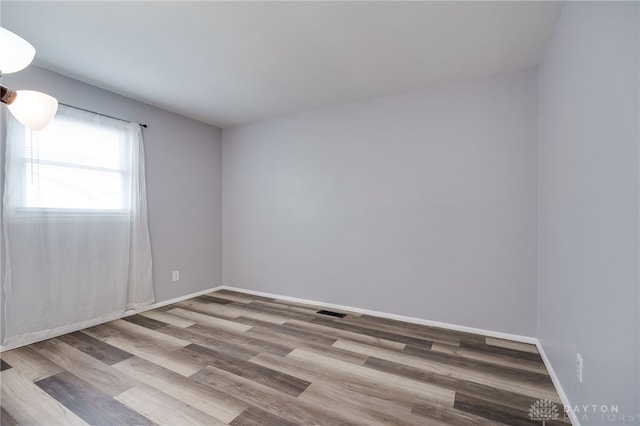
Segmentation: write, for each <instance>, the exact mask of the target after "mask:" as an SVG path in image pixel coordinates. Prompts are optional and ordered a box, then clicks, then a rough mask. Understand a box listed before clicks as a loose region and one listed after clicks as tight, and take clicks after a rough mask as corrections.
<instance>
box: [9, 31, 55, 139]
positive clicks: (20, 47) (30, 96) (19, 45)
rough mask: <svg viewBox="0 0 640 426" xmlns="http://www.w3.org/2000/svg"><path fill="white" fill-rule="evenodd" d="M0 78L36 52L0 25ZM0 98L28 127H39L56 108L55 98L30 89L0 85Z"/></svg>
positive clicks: (22, 64) (22, 63)
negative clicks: (16, 88) (0, 50)
mask: <svg viewBox="0 0 640 426" xmlns="http://www.w3.org/2000/svg"><path fill="white" fill-rule="evenodd" d="M0 46H1V48H2V52H0V79H2V73H3V72H4V73H6V74H10V73H13V72H17V71H20V70H22V69H24V68H26V67H27V66H28V65H29V64H30V63H31V61H33V57H34V56H35V54H36V50H35V49H34V48H33V46H32V45H31V44H30V43H29V42H27V41H26V40H24V39H23V38H22V37H20V36H18V35H16V34H14V33H12V32H11V31H9V30H7V29H5V28H2V27H0ZM0 101H1V102H2V103H3V104H6V105H7V107H8V109H9V111H10V112H11V114H13V116H14V117H15V118H16V119H17V120H18V121H19V122H20V123H22V124H24V125H25V126H27V127H29V128H30V129H31V130H36V131H37V130H42V129H43V128H44V127H46V125H47V124H49V122H50V121H51V120H52V119H53V117H54V116H55V115H56V112H57V111H58V101H57V100H56V98H54V97H52V96H49V95H47V94H45V93H40V92H36V91H33V90H12V89H9V88H8V87H5V86H2V85H0Z"/></svg>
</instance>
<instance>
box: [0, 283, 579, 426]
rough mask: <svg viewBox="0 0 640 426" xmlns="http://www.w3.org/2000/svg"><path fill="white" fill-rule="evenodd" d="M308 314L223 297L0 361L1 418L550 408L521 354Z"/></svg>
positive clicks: (263, 419) (542, 375)
mask: <svg viewBox="0 0 640 426" xmlns="http://www.w3.org/2000/svg"><path fill="white" fill-rule="evenodd" d="M318 309H321V308H320V307H314V306H309V305H302V304H297V303H291V302H285V301H281V300H275V299H267V298H263V297H258V296H251V295H246V294H243V293H237V292H231V291H226V290H224V291H218V292H215V293H211V294H209V295H206V296H201V297H196V298H194V299H191V300H188V301H184V302H179V303H175V304H173V305H169V306H165V307H162V308H158V309H155V310H152V311H148V312H144V313H141V314H139V315H133V316H130V317H127V318H124V319H121V320H117V321H113V322H110V323H107V324H103V325H99V326H96V327H92V328H89V329H86V330H83V331H79V332H75V333H71V334H67V335H64V336H61V337H58V338H55V339H50V340H47V341H44V342H40V343H36V344H33V345H30V346H26V347H22V348H19V349H15V350H12V351H8V352H4V353H2V361H1V363H0V369H1V372H0V380H1V388H0V392H1V393H0V407H1V411H0V419H1V423H2V425H14V424H22V425H36V424H40V425H69V424H73V425H75V424H83V425H84V424H91V425H150V424H159V425H194V424H198V425H224V424H230V425H260V426H269V425H283V426H284V425H376V424H388V425H439V424H446V425H469V424H477V425H495V424H507V425H529V424H531V425H540V424H542V422H541V421H532V420H530V418H529V415H528V413H529V408H530V407H531V404H533V403H534V402H535V401H536V400H538V399H548V400H551V401H554V402H555V403H557V404H558V408H559V409H560V411H561V406H562V404H561V403H560V399H559V397H558V395H557V393H556V391H555V389H554V387H553V385H552V383H551V380H550V378H549V375H548V373H547V371H546V369H545V367H544V365H543V363H542V360H541V358H540V355H539V354H538V353H537V351H536V348H535V346H533V345H527V344H522V343H516V342H511V341H506V340H499V339H494V338H489V337H484V336H480V335H476V334H468V333H461V332H455V331H450V330H445V329H439V328H434V327H427V326H422V325H415V324H409V323H404V322H399V321H393V320H388V319H383V318H378V317H373V316H367V315H361V314H357V313H348V312H347V316H346V317H345V318H334V317H329V316H324V315H319V314H316V311H317V310H318ZM562 417H563V415H562V414H561V415H560V419H562ZM546 424H547V425H567V424H569V423H568V422H566V421H563V420H557V421H547V422H546Z"/></svg>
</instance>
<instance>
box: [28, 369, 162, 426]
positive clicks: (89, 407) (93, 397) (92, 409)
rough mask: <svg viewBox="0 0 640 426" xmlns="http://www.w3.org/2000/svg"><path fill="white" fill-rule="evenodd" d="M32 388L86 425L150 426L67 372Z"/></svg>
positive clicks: (115, 401)
mask: <svg viewBox="0 0 640 426" xmlns="http://www.w3.org/2000/svg"><path fill="white" fill-rule="evenodd" d="M36 385H37V386H38V387H39V388H41V389H42V390H44V391H45V392H47V393H48V394H49V395H51V396H52V397H53V398H55V399H56V400H58V402H60V403H61V404H63V405H64V406H65V407H67V408H68V409H69V410H71V411H73V412H74V413H75V414H76V415H77V416H78V417H80V418H81V419H83V420H84V421H86V422H87V423H89V424H94V425H95V424H106V425H153V424H154V423H153V422H152V421H151V420H149V419H148V418H146V417H144V416H141V415H140V414H138V413H137V412H136V411H133V410H131V409H129V408H128V407H127V406H125V405H124V404H122V403H120V402H119V401H117V400H115V399H114V398H111V397H110V396H109V395H107V394H105V393H104V392H102V391H100V390H99V389H97V388H95V387H94V386H92V385H91V384H90V383H88V382H86V381H84V380H82V379H80V378H79V377H77V376H75V375H73V374H71V373H69V372H68V371H63V372H62V373H58V374H56V375H55V376H50V377H47V378H46V379H42V380H39V381H37V382H36Z"/></svg>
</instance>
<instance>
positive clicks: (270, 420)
mask: <svg viewBox="0 0 640 426" xmlns="http://www.w3.org/2000/svg"><path fill="white" fill-rule="evenodd" d="M229 424H230V425H231V426H296V425H297V423H294V422H290V421H289V420H287V419H285V418H282V417H280V416H275V415H273V414H271V413H270V412H268V411H265V410H263V409H261V408H258V407H254V406H253V405H252V406H250V407H249V408H247V409H246V410H244V411H243V412H242V414H240V415H239V416H238V417H236V418H235V419H233V420H232V421H231V423H229Z"/></svg>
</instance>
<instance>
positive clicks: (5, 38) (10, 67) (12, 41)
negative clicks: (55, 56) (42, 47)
mask: <svg viewBox="0 0 640 426" xmlns="http://www.w3.org/2000/svg"><path fill="white" fill-rule="evenodd" d="M35 55H36V49H35V48H34V47H33V46H32V45H31V44H30V43H29V42H28V41H26V40H25V39H23V38H22V37H20V36H18V35H15V34H14V33H12V32H11V31H9V30H7V29H5V28H2V27H0V72H2V73H3V74H9V73H12V72H16V71H20V70H21V69H24V68H26V67H27V65H29V64H30V63H31V61H33V57H34V56H35Z"/></svg>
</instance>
